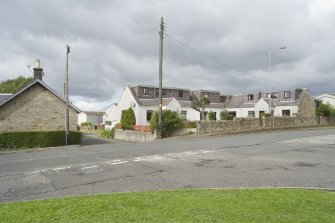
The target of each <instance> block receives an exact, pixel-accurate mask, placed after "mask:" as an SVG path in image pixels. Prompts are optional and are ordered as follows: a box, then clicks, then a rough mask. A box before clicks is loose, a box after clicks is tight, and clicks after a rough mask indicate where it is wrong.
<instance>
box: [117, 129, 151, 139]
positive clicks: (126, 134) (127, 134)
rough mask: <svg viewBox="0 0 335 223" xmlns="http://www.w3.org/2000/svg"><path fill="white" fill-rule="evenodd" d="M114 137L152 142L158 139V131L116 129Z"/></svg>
mask: <svg viewBox="0 0 335 223" xmlns="http://www.w3.org/2000/svg"><path fill="white" fill-rule="evenodd" d="M114 139H117V140H122V141H126V142H151V141H154V140H155V139H156V133H154V134H151V133H150V132H138V131H132V130H123V129H115V134H114Z"/></svg>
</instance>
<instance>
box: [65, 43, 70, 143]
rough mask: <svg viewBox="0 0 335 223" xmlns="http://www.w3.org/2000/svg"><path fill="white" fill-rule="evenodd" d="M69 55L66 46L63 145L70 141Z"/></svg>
mask: <svg viewBox="0 0 335 223" xmlns="http://www.w3.org/2000/svg"><path fill="white" fill-rule="evenodd" d="M69 53H70V47H69V45H68V44H67V45H66V65H65V83H64V97H65V101H66V106H65V145H68V144H69V139H70V137H69V136H70V130H69V126H70V117H69V116H70V115H69Z"/></svg>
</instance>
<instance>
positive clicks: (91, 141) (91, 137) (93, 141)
mask: <svg viewBox="0 0 335 223" xmlns="http://www.w3.org/2000/svg"><path fill="white" fill-rule="evenodd" d="M114 142H115V141H114V140H112V139H105V138H101V137H100V136H98V135H95V134H90V133H83V138H82V140H81V144H82V145H83V146H89V145H100V144H109V143H114Z"/></svg>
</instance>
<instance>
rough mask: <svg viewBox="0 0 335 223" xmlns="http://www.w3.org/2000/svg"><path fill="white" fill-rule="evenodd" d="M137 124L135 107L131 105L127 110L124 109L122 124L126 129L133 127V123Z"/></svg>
mask: <svg viewBox="0 0 335 223" xmlns="http://www.w3.org/2000/svg"><path fill="white" fill-rule="evenodd" d="M135 124H136V118H135V114H134V111H133V109H132V108H131V107H130V108H128V109H127V110H124V111H122V115H121V125H122V128H123V129H124V130H131V129H133V125H135Z"/></svg>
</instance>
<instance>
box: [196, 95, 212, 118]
mask: <svg viewBox="0 0 335 223" xmlns="http://www.w3.org/2000/svg"><path fill="white" fill-rule="evenodd" d="M210 103H211V101H210V100H209V97H208V96H204V97H202V98H201V99H200V101H198V100H193V101H192V108H193V109H195V110H197V111H199V112H200V114H201V120H205V108H206V107H207V106H208V105H209V104H210Z"/></svg>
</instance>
